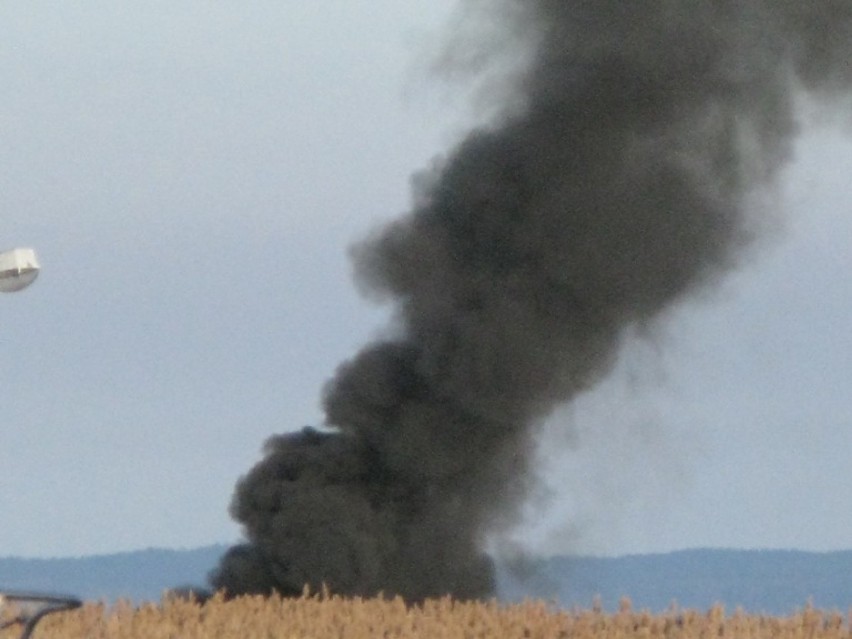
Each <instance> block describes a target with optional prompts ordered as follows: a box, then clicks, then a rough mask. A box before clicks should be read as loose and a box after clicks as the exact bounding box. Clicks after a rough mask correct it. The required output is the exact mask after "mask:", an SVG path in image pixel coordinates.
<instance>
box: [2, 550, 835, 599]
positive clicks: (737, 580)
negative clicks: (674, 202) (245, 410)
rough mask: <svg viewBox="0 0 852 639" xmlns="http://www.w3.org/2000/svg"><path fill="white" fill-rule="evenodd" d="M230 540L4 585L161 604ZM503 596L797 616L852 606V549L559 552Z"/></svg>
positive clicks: (106, 560)
mask: <svg viewBox="0 0 852 639" xmlns="http://www.w3.org/2000/svg"><path fill="white" fill-rule="evenodd" d="M226 550H227V546H224V545H218V546H207V547H204V548H197V549H194V550H157V549H148V550H140V551H136V552H127V553H119V554H114V555H101V556H92V557H81V558H75V559H20V558H5V559H3V558H0V588H5V589H10V590H11V589H15V590H37V591H51V592H63V593H69V594H73V595H76V596H79V597H82V598H84V599H94V600H106V601H114V600H116V599H119V598H125V599H131V600H133V601H137V602H138V601H157V600H159V599H160V597H161V595H162V593H163V592H164V591H165V590H167V589H169V588H173V587H179V586H187V585H199V586H203V585H204V584H205V583H206V577H207V574H208V573H209V572H210V570H212V569H213V568H214V567H215V566H216V564H217V562H218V560H219V557H220V556H221V555H222V554H223V553H224V552H225V551H226ZM498 588H499V595H500V599H502V600H504V601H517V600H521V599H523V598H525V597H530V598H537V599H545V600H549V601H553V602H554V603H556V604H558V605H560V606H562V607H566V608H570V607H575V606H577V607H582V608H588V607H590V606H591V605H592V603H593V601H594V600H595V598H596V597H598V598H599V601H600V602H601V604H602V605H603V607H604V608H605V609H606V610H615V609H616V608H617V607H618V601H619V599H620V598H621V597H622V596H628V597H630V599H631V601H632V603H633V607H634V608H636V609H643V608H644V609H649V610H652V611H654V612H659V611H662V610H665V609H667V608H668V607H669V606H670V605H671V604H672V602H677V605H678V606H679V607H681V608H692V609H699V610H706V609H708V608H710V607H711V606H713V605H714V604H716V603H721V604H724V605H725V607H726V608H727V609H728V610H729V611H733V610H734V609H735V608H736V607H737V606H741V607H743V608H744V609H745V610H748V611H750V612H756V613H759V612H765V613H767V614H789V613H792V612H794V611H795V610H797V609H801V608H802V607H803V606H804V605H805V604H806V603H807V602H808V601H809V600H811V601H812V602H813V604H814V605H815V606H817V607H819V608H824V609H836V610H839V611H841V612H845V611H846V610H848V609H849V608H850V606H852V551H842V552H829V553H811V552H799V551H792V550H791V551H786V550H763V551H755V550H706V549H703V550H685V551H679V552H672V553H666V554H654V555H633V556H626V557H616V558H592V557H553V558H550V559H546V560H527V561H524V562H515V563H514V564H513V565H501V566H500V567H499V569H498Z"/></svg>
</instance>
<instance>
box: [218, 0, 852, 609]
mask: <svg viewBox="0 0 852 639" xmlns="http://www.w3.org/2000/svg"><path fill="white" fill-rule="evenodd" d="M480 4H483V3H480ZM484 4H485V5H486V6H489V4H490V6H491V7H492V8H494V9H495V10H496V9H506V7H507V6H510V5H511V8H513V9H515V10H513V11H504V13H505V15H507V16H512V19H513V20H518V21H522V22H523V24H522V25H518V24H515V25H512V26H513V27H518V26H521V27H523V28H520V29H515V31H516V32H522V33H528V34H530V38H531V41H530V42H529V46H530V47H531V50H532V52H533V53H532V55H531V63H530V65H529V67H528V68H527V70H526V72H525V73H524V74H523V75H522V76H521V77H520V78H519V79H518V81H517V91H518V93H517V94H516V95H514V96H512V105H511V108H506V109H505V110H504V111H503V113H502V114H501V116H500V118H499V119H498V120H497V121H495V122H493V123H492V124H491V125H490V126H489V127H483V128H482V129H480V130H477V131H474V132H472V133H471V134H470V135H469V136H468V137H467V138H466V139H465V140H464V141H463V142H462V143H461V144H460V145H459V146H458V148H456V149H455V150H454V151H453V152H452V153H451V154H450V155H449V156H448V159H447V160H446V161H444V162H443V164H442V165H441V166H440V167H439V168H437V169H435V170H434V171H432V172H431V173H430V174H426V175H421V176H419V180H418V185H419V186H418V192H417V193H416V197H415V198H414V199H415V205H414V209H413V211H412V212H411V213H410V215H408V216H407V217H404V218H403V219H400V220H399V221H397V222H395V223H394V224H392V225H390V226H389V227H388V228H386V229H385V230H384V231H383V232H382V233H381V234H380V235H378V236H377V237H375V238H373V239H371V240H369V241H367V242H366V243H364V244H362V245H361V246H360V247H359V248H358V249H357V251H356V265H357V267H358V273H359V277H360V278H361V279H362V281H363V282H364V283H365V285H367V286H368V287H370V288H371V289H372V290H374V291H377V292H379V293H382V294H384V295H385V296H387V297H388V298H389V299H390V300H392V301H393V303H394V304H395V305H396V308H397V311H398V313H397V322H396V327H395V331H394V337H393V338H388V339H387V340H385V341H380V342H378V343H375V344H372V345H369V346H367V347H366V348H365V349H364V350H363V351H362V352H361V353H360V354H359V355H358V356H357V357H355V359H354V360H352V361H350V362H347V363H345V364H343V365H342V366H341V367H340V369H339V370H338V371H337V374H336V376H335V377H334V379H333V380H332V381H331V383H330V384H329V386H328V388H327V392H326V396H325V407H326V413H327V421H328V425H330V426H332V427H333V430H332V432H331V433H320V432H316V431H313V430H310V429H307V430H305V431H303V432H302V433H297V434H292V435H284V436H279V437H275V438H273V439H272V440H270V441H269V442H268V444H267V448H266V456H265V458H264V459H263V461H261V462H260V463H259V464H258V465H257V466H256V467H255V468H254V469H253V470H252V471H251V472H250V473H249V474H248V475H247V476H246V477H245V478H243V479H242V480H241V481H240V483H239V485H238V487H237V492H236V495H235V499H234V503H233V506H232V512H233V515H234V517H235V518H236V519H237V520H238V521H240V522H241V523H242V524H243V525H244V528H245V533H246V536H247V539H248V541H247V543H246V544H245V545H243V546H239V547H237V548H234V549H232V551H231V552H230V553H229V554H228V555H227V556H226V558H225V559H224V560H223V562H222V564H221V566H220V567H219V569H218V571H217V572H216V573H215V574H214V575H213V577H212V583H213V585H214V586H215V587H224V588H226V589H228V590H229V591H230V592H232V593H240V592H269V591H271V590H278V591H280V592H282V593H285V594H295V593H298V592H300V591H301V589H302V587H303V585H304V584H306V583H308V584H310V585H311V586H312V587H313V588H318V587H320V585H321V584H323V583H324V584H326V585H327V586H328V587H329V588H330V589H331V590H332V591H334V592H340V593H348V594H373V593H376V592H378V591H380V590H381V591H384V592H385V593H399V594H402V595H403V596H405V597H406V598H409V599H412V600H416V599H420V598H423V597H427V596H431V595H441V594H445V593H452V594H454V595H456V596H459V597H480V596H484V595H488V594H490V593H491V592H492V591H493V587H494V584H493V575H492V568H491V564H490V561H489V560H488V558H487V557H486V556H485V555H484V554H483V552H482V546H483V540H484V536H485V535H486V534H487V533H488V532H489V531H491V530H494V529H496V528H498V527H499V526H500V525H502V524H503V523H505V521H506V519H507V518H508V519H511V515H512V512H513V510H514V508H515V507H516V506H517V504H518V501H519V499H521V498H522V497H523V494H524V488H525V483H526V482H527V481H528V479H527V477H528V470H529V469H528V464H529V462H530V454H529V453H530V450H531V448H532V439H533V437H534V434H535V431H536V425H537V424H538V423H540V421H541V420H542V419H543V418H544V417H545V416H546V415H547V414H548V412H549V411H550V410H551V409H552V408H553V407H554V405H555V404H557V403H559V402H565V401H568V400H570V399H571V398H572V397H573V396H574V395H575V394H576V393H577V392H578V391H580V390H582V389H584V388H587V387H589V386H590V385H592V384H594V383H595V381H596V380H598V379H600V377H601V376H602V375H605V374H606V373H607V371H608V369H609V367H610V365H611V362H612V360H613V357H614V355H615V353H616V351H617V348H618V346H619V340H620V336H621V335H622V333H623V331H624V329H625V328H626V327H628V326H631V325H636V324H641V323H644V322H648V321H650V320H652V319H654V317H655V316H657V315H658V314H659V312H660V311H661V310H662V309H664V308H666V307H667V306H668V305H670V304H671V303H672V302H673V301H675V300H677V299H678V298H679V297H681V296H682V295H683V294H685V293H687V292H689V291H690V290H692V289H693V288H694V287H696V286H699V285H701V284H703V283H705V282H707V281H708V280H709V279H711V278H712V277H714V276H715V275H717V274H718V273H720V272H722V271H724V270H725V269H726V268H729V267H730V266H731V265H732V263H733V262H734V259H735V256H736V254H737V252H738V251H739V250H740V249H741V248H742V247H743V246H744V245H745V244H747V242H748V238H749V233H748V229H749V224H748V220H747V219H746V216H745V214H744V205H743V198H744V196H745V195H746V194H747V193H748V192H749V190H750V189H752V188H754V187H755V186H757V185H759V184H761V183H763V182H765V181H767V180H769V179H770V178H771V177H772V175H773V173H774V170H775V169H776V168H777V167H778V166H779V165H780V164H781V163H782V162H783V160H785V159H786V156H787V155H788V152H789V145H790V139H791V134H792V133H793V132H794V129H795V126H794V119H793V114H792V104H791V101H792V92H793V91H794V89H795V88H796V87H797V86H801V87H803V88H805V89H809V90H812V91H814V92H817V93H822V94H831V93H839V92H841V91H845V90H846V88H847V87H848V86H849V85H850V79H852V65H850V64H849V62H848V60H850V59H852V50H850V49H852V44H850V43H852V3H850V2H848V0H842V1H840V0H819V1H811V2H801V1H800V0H766V1H763V2H761V1H757V0H751V1H748V0H736V1H734V0H716V1H709V0H708V1H706V2H683V1H681V0H678V1H674V0H671V1H662V0H647V1H643V2H624V1H623V0H609V1H608V0H594V1H591V0H588V1H580V0H578V1H574V2H572V1H569V0H538V1H532V0H526V1H525V2H520V1H519V0H518V1H517V2H515V3H511V2H491V3H484Z"/></svg>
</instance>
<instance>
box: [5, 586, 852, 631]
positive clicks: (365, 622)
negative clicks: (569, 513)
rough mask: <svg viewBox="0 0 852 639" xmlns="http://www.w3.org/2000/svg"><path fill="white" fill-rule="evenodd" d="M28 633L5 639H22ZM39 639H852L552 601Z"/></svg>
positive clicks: (89, 614)
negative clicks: (566, 606)
mask: <svg viewBox="0 0 852 639" xmlns="http://www.w3.org/2000/svg"><path fill="white" fill-rule="evenodd" d="M18 632H19V630H18V629H11V628H10V629H7V630H5V631H3V632H0V639H11V638H13V637H17V636H18V634H17V633H18ZM34 637H35V638H36V639H60V638H61V639H76V638H80V639H84V638H85V639H102V638H104V639H105V638H107V637H109V638H111V639H131V638H133V639H143V638H144V639H222V638H225V637H229V638H230V637H234V638H240V639H260V638H263V639H271V638H273V637H274V638H276V639H279V638H280V639H327V638H332V637H334V638H338V637H339V638H341V639H343V638H347V639H373V638H376V637H382V638H388V639H396V638H403V637H416V638H424V639H425V638H430V639H433V638H434V639H440V638H444V637H446V638H453V639H455V638H458V639H462V638H465V639H466V638H471V639H473V638H478V637H509V638H512V637H519V638H538V639H556V638H559V637H563V638H571V639H719V638H722V639H762V638H767V639H769V638H772V639H852V631H850V624H849V618H844V616H843V615H841V614H839V613H826V612H822V611H819V610H814V609H812V608H809V607H804V608H803V609H802V610H801V611H799V612H796V613H795V614H791V615H790V616H787V617H764V616H757V615H748V614H744V613H742V612H734V613H732V614H728V615H726V614H725V611H724V610H723V609H722V608H721V607H715V608H713V609H711V610H710V611H707V612H698V611H688V610H686V611H680V610H674V609H673V610H672V611H670V612H668V613H665V614H659V615H652V614H649V613H647V612H641V611H638V612H637V611H633V610H631V609H630V605H629V602H628V601H627V600H625V601H624V602H623V604H622V607H621V610H619V611H618V612H615V613H606V612H603V611H600V610H575V611H565V610H557V609H555V608H554V607H552V606H550V605H548V604H547V603H546V602H542V601H529V602H525V603H521V604H514V605H501V604H498V603H496V602H487V603H482V602H457V601H453V600H452V599H450V598H443V599H436V600H429V601H426V602H425V603H423V604H422V605H418V606H407V605H406V604H405V603H404V602H403V601H402V600H400V599H391V600H382V599H361V598H340V597H333V596H332V597H329V596H323V595H318V596H307V595H306V596H303V597H301V598H298V599H282V598H278V597H271V598H263V597H241V598H238V599H234V600H230V601H225V600H223V598H221V597H218V596H217V597H214V598H212V599H211V600H209V601H207V602H206V603H204V604H199V603H196V602H193V601H186V600H180V599H164V601H163V602H162V603H160V604H145V605H142V606H138V607H134V606H131V605H129V604H126V603H119V604H117V605H115V606H104V605H102V604H96V603H89V604H86V605H84V606H83V607H82V608H80V609H78V610H75V611H71V612H65V613H57V614H54V615H51V616H48V617H47V618H46V619H45V620H44V621H42V623H41V624H39V626H38V628H37V629H36V632H35V633H34Z"/></svg>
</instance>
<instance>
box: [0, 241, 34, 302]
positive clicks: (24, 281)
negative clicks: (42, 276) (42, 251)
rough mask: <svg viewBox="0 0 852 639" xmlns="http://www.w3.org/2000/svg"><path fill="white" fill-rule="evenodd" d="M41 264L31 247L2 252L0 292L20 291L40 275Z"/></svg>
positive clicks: (0, 256) (0, 260) (0, 257)
mask: <svg viewBox="0 0 852 639" xmlns="http://www.w3.org/2000/svg"><path fill="white" fill-rule="evenodd" d="M38 270H39V264H38V258H37V257H36V254H35V251H34V250H32V249H31V248H16V249H12V250H11V251H3V252H2V253H0V293H12V292H14V291H20V290H21V289H22V288H26V287H27V286H29V285H30V284H32V283H33V281H34V280H35V278H36V277H37V276H38Z"/></svg>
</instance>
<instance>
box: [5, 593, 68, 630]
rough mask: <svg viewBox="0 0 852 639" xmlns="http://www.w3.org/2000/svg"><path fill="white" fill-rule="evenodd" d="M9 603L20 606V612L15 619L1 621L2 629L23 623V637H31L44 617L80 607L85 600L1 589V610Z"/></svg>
mask: <svg viewBox="0 0 852 639" xmlns="http://www.w3.org/2000/svg"><path fill="white" fill-rule="evenodd" d="M9 604H13V605H15V606H17V607H18V608H19V611H18V614H17V616H15V617H14V618H13V619H9V620H6V621H0V630H2V629H4V628H8V627H9V626H14V625H16V624H21V625H22V626H23V630H21V635H20V637H21V639H29V637H30V636H31V635H32V632H33V630H34V629H35V627H36V624H38V622H39V621H41V620H42V619H43V618H44V617H46V616H47V615H49V614H51V613H54V612H61V611H63V610H73V609H74V608H79V607H80V606H82V605H83V602H82V601H80V600H79V599H77V598H76V597H69V596H67V595H56V594H53V595H47V594H41V593H35V592H15V591H2V590H0V611H2V609H3V608H4V607H5V606H7V605H9Z"/></svg>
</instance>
